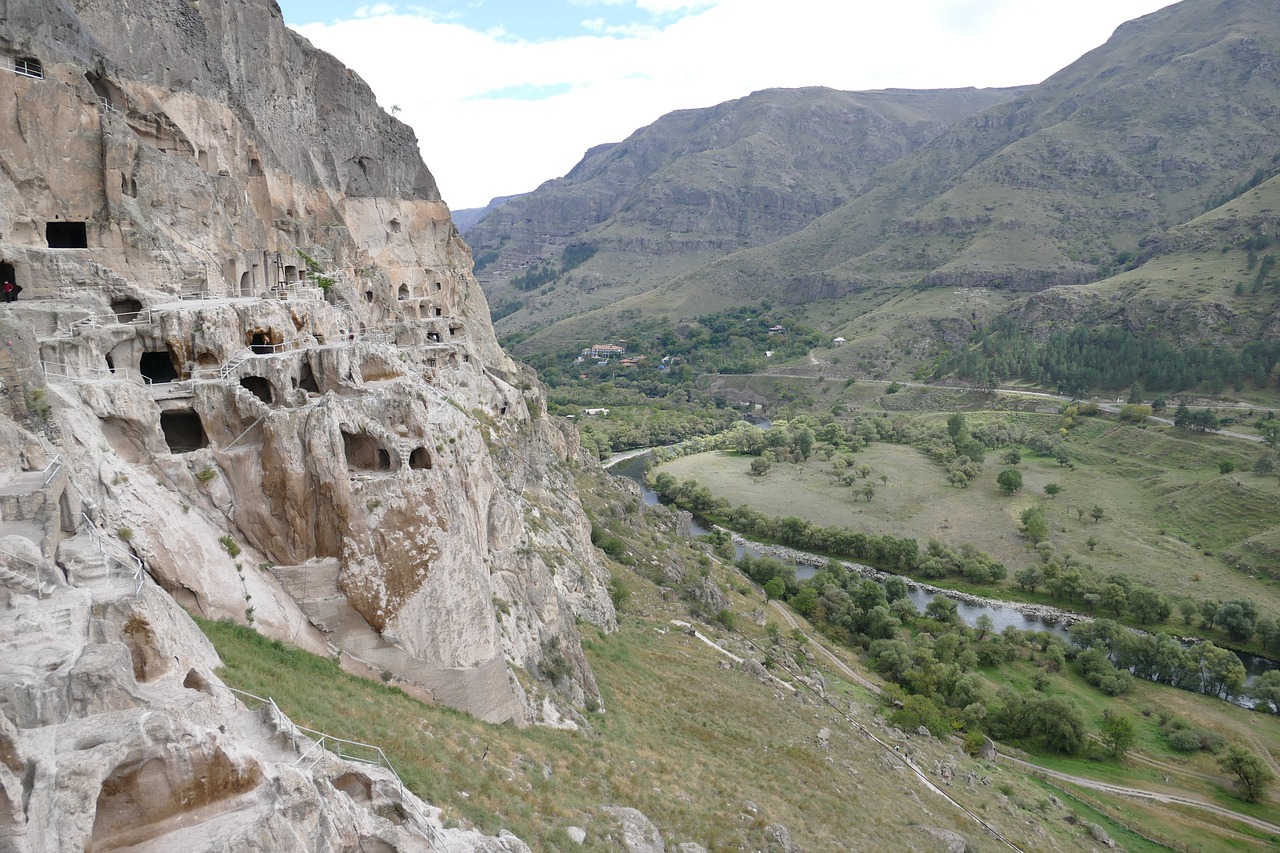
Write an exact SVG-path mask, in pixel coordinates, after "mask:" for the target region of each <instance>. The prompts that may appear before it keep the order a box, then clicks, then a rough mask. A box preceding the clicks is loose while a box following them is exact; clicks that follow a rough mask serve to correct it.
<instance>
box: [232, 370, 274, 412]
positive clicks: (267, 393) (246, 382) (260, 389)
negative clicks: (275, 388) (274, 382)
mask: <svg viewBox="0 0 1280 853" xmlns="http://www.w3.org/2000/svg"><path fill="white" fill-rule="evenodd" d="M240 387H241V388H243V389H244V390H246V391H248V392H249V393H250V394H252V395H253V396H255V397H257V398H258V399H259V400H261V401H262V402H264V403H266V404H267V405H268V406H270V405H271V404H272V403H273V402H274V396H275V395H274V394H273V393H272V391H271V383H270V382H268V381H267V380H266V379H264V378H263V377H261V376H245V377H243V378H241V380H240Z"/></svg>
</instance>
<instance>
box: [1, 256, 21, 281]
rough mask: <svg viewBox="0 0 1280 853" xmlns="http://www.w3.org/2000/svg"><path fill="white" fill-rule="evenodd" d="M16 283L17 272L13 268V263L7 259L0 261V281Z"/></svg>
mask: <svg viewBox="0 0 1280 853" xmlns="http://www.w3.org/2000/svg"><path fill="white" fill-rule="evenodd" d="M6 281H7V282H11V283H13V284H17V283H18V276H17V273H16V272H15V271H14V269H13V264H11V263H9V262H8V261H0V282H6Z"/></svg>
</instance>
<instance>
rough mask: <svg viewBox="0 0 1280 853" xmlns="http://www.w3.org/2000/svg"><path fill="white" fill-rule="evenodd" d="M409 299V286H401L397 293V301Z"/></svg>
mask: <svg viewBox="0 0 1280 853" xmlns="http://www.w3.org/2000/svg"><path fill="white" fill-rule="evenodd" d="M408 298H409V285H407V284H401V285H400V289H399V290H397V291H396V299H408Z"/></svg>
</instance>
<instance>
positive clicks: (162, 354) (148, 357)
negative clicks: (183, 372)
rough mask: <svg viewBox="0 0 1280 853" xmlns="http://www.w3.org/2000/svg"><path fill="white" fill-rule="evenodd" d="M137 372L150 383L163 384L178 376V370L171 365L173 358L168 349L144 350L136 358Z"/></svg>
mask: <svg viewBox="0 0 1280 853" xmlns="http://www.w3.org/2000/svg"><path fill="white" fill-rule="evenodd" d="M138 372H139V373H141V374H142V375H143V377H145V378H146V379H149V380H150V381H151V384H152V385H163V384H164V383H166V382H172V381H173V380H175V379H177V378H178V371H177V369H175V368H174V366H173V358H172V356H170V355H169V351H168V350H151V351H148V352H144V353H143V354H142V358H140V359H139V360H138Z"/></svg>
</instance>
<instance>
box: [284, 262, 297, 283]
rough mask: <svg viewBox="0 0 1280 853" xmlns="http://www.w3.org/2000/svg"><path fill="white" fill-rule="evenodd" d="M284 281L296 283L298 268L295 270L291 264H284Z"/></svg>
mask: <svg viewBox="0 0 1280 853" xmlns="http://www.w3.org/2000/svg"><path fill="white" fill-rule="evenodd" d="M284 280H285V281H287V282H294V281H297V280H298V268H297V267H296V266H294V265H293V264H285V267H284Z"/></svg>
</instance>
